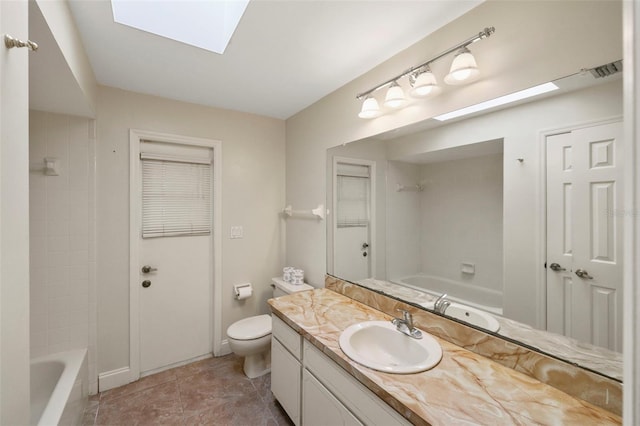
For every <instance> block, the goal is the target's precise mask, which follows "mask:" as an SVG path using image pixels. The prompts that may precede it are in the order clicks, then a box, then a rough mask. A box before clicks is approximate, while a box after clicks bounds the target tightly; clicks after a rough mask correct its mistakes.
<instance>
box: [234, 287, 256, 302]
mask: <svg viewBox="0 0 640 426" xmlns="http://www.w3.org/2000/svg"><path fill="white" fill-rule="evenodd" d="M252 294H253V288H252V287H251V286H243V287H236V299H238V300H244V299H248V298H250V297H251V295H252Z"/></svg>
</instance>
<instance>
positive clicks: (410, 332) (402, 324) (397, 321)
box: [391, 309, 422, 339]
mask: <svg viewBox="0 0 640 426" xmlns="http://www.w3.org/2000/svg"><path fill="white" fill-rule="evenodd" d="M398 311H400V312H402V318H394V319H392V320H391V323H392V324H393V325H395V326H396V329H397V330H398V331H399V332H400V333H403V334H406V335H407V336H409V337H413V338H414V339H422V332H421V331H420V330H418V329H417V328H415V327H414V326H413V317H412V316H411V312H409V311H405V310H404V309H398Z"/></svg>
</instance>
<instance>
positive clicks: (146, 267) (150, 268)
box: [142, 265, 158, 274]
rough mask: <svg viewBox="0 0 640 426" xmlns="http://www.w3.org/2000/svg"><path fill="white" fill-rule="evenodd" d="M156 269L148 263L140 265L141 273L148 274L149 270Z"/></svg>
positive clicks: (153, 270)
mask: <svg viewBox="0 0 640 426" xmlns="http://www.w3.org/2000/svg"><path fill="white" fill-rule="evenodd" d="M157 270H158V268H152V267H151V266H149V265H144V266H143V267H142V273H143V274H148V273H149V272H155V271H157Z"/></svg>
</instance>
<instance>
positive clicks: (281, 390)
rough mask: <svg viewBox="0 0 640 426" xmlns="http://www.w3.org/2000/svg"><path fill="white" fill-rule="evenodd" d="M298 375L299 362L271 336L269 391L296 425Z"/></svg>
mask: <svg viewBox="0 0 640 426" xmlns="http://www.w3.org/2000/svg"><path fill="white" fill-rule="evenodd" d="M300 376H301V365H300V362H299V361H298V360H297V359H296V358H295V357H294V356H293V355H291V354H290V353H289V351H287V350H286V349H285V348H284V346H282V344H281V343H280V342H279V341H278V340H277V339H275V338H272V339H271V392H273V394H274V395H275V397H276V399H277V400H278V402H280V405H282V408H284V410H285V411H286V412H287V414H288V415H289V417H290V418H291V420H292V421H293V423H294V424H295V425H296V426H298V425H299V424H300Z"/></svg>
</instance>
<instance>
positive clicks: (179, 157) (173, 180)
mask: <svg viewBox="0 0 640 426" xmlns="http://www.w3.org/2000/svg"><path fill="white" fill-rule="evenodd" d="M140 152H141V159H140V160H139V161H140V168H139V169H140V170H141V173H140V175H139V176H138V179H140V184H139V185H138V187H139V188H140V194H139V197H140V198H139V199H140V200H141V203H142V208H141V209H140V210H141V228H142V231H141V232H140V233H139V241H138V251H139V252H138V260H139V265H138V271H139V274H138V285H139V286H140V287H139V321H140V372H141V374H142V375H145V373H147V374H149V373H151V372H154V371H158V370H161V369H164V368H166V367H169V366H172V365H176V364H179V363H183V362H185V361H188V360H192V359H196V358H199V357H202V356H205V355H208V354H210V353H211V350H212V337H211V336H212V333H211V328H212V315H211V310H212V299H213V297H212V288H213V286H212V282H213V267H212V262H213V250H212V234H213V229H212V206H211V203H212V201H211V200H212V199H213V197H212V193H211V191H212V164H211V158H212V150H211V148H204V147H190V146H180V147H176V146H175V145H169V144H166V143H157V142H142V143H141V144H140Z"/></svg>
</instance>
